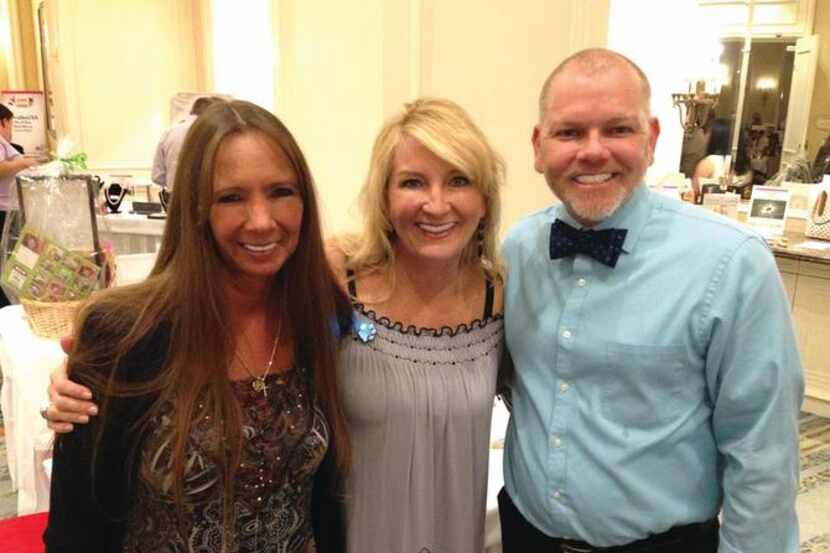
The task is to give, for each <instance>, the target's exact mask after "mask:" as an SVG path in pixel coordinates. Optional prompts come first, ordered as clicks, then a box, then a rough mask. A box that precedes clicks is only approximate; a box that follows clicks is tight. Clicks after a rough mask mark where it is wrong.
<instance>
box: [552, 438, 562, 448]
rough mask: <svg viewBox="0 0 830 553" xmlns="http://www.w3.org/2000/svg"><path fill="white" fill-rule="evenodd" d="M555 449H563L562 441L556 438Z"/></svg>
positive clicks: (554, 441)
mask: <svg viewBox="0 0 830 553" xmlns="http://www.w3.org/2000/svg"><path fill="white" fill-rule="evenodd" d="M553 447H562V440H561V439H560V438H554V439H553Z"/></svg>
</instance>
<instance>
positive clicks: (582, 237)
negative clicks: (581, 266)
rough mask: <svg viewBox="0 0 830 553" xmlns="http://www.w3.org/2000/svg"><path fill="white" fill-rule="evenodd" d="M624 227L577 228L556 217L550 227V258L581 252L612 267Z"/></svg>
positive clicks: (615, 260) (623, 238) (618, 251)
mask: <svg viewBox="0 0 830 553" xmlns="http://www.w3.org/2000/svg"><path fill="white" fill-rule="evenodd" d="M626 233H628V231H627V230H625V229H614V228H612V229H604V230H579V229H575V228H573V227H572V226H571V225H569V224H568V223H566V222H564V221H561V220H559V219H557V220H556V221H554V222H553V225H551V227H550V258H551V259H559V258H561V257H569V256H572V255H576V254H578V253H582V254H585V255H589V256H591V257H593V258H594V259H596V260H597V261H599V262H600V263H604V264H605V265H608V266H609V267H611V268H613V267H615V266H616V265H617V259H618V258H619V257H620V252H621V251H622V245H623V242H624V241H625V235H626Z"/></svg>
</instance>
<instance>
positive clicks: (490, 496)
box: [484, 399, 510, 553]
mask: <svg viewBox="0 0 830 553" xmlns="http://www.w3.org/2000/svg"><path fill="white" fill-rule="evenodd" d="M509 419H510V413H509V412H508V411H507V407H505V405H504V403H502V401H501V400H499V399H497V400H496V403H495V405H494V406H493V420H492V423H491V426H490V443H491V444H493V443H494V442H496V441H498V440H501V443H502V444H503V443H504V435H505V434H506V433H507V422H508V420H509ZM503 455H504V450H503V449H490V466H489V471H488V477H487V514H486V515H485V519H484V551H485V552H486V553H501V525H500V524H499V503H498V494H499V491H500V490H501V488H502V486H503V485H504V472H503V469H502V457H503Z"/></svg>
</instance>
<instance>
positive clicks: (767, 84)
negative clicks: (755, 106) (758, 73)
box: [755, 77, 778, 106]
mask: <svg viewBox="0 0 830 553" xmlns="http://www.w3.org/2000/svg"><path fill="white" fill-rule="evenodd" d="M755 88H756V89H757V90H759V91H760V92H761V104H762V105H764V106H766V105H767V100H768V99H769V93H770V91H772V90H775V89H776V88H778V81H776V80H775V79H773V78H772V77H761V78H760V79H758V80H757V81H755Z"/></svg>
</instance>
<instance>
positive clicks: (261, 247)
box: [242, 242, 277, 253]
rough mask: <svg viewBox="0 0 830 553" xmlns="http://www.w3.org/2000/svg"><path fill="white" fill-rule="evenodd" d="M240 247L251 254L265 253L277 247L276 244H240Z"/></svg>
mask: <svg viewBox="0 0 830 553" xmlns="http://www.w3.org/2000/svg"><path fill="white" fill-rule="evenodd" d="M242 247H243V248H245V249H246V250H250V251H252V252H257V253H261V252H267V251H270V250H273V249H274V248H276V247H277V243H276V242H269V243H268V244H242Z"/></svg>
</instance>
